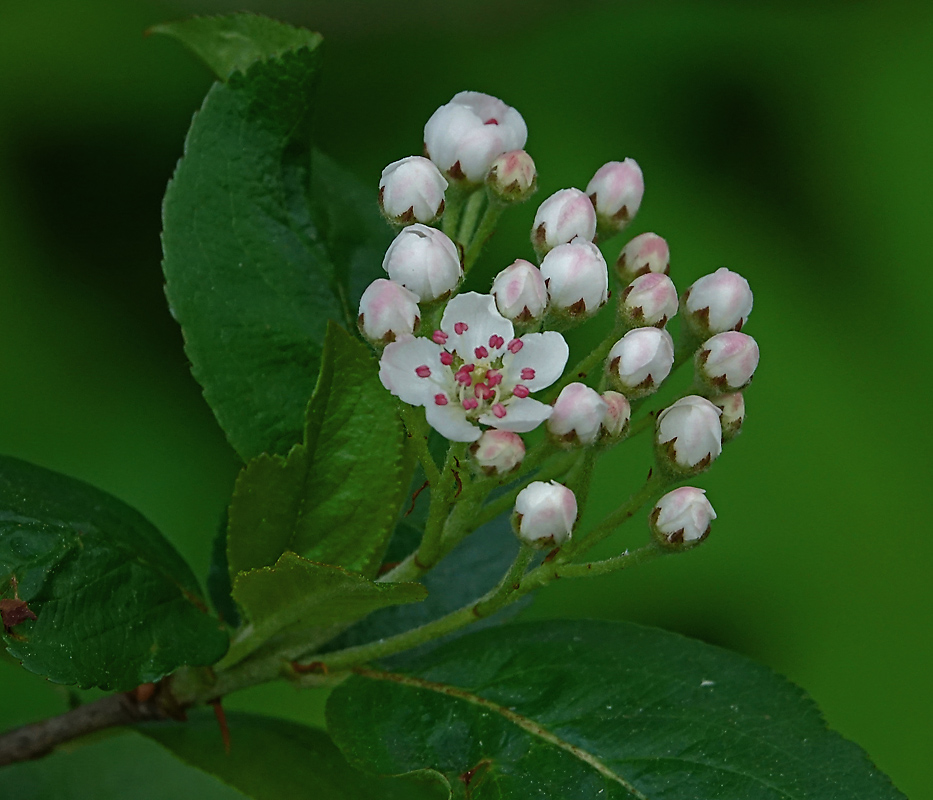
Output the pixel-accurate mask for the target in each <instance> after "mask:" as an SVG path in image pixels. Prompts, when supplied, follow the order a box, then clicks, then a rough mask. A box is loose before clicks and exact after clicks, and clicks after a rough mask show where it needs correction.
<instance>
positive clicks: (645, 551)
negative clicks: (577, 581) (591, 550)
mask: <svg viewBox="0 0 933 800" xmlns="http://www.w3.org/2000/svg"><path fill="white" fill-rule="evenodd" d="M669 552H672V551H670V550H664V549H663V548H662V547H661V546H660V545H658V543H657V542H655V541H654V540H652V541H651V542H649V543H648V544H646V545H645V546H644V547H640V548H638V550H633V551H631V552H629V551H628V550H626V551H625V552H624V553H622V555H620V556H615V557H613V558H607V559H605V560H604V561H591V562H588V563H586V564H559V565H557V566H556V567H555V572H556V573H557V575H558V577H561V578H591V577H593V576H595V575H608V574H609V573H611V572H618V571H619V570H621V569H628V568H629V567H636V566H638V565H639V564H646V563H648V562H649V561H654V560H655V559H657V558H660V557H661V556H663V555H667V553H669Z"/></svg>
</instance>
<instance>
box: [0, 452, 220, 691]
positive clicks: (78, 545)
mask: <svg viewBox="0 0 933 800" xmlns="http://www.w3.org/2000/svg"><path fill="white" fill-rule="evenodd" d="M11 577H15V579H16V583H17V592H18V596H19V598H20V599H22V600H25V601H26V602H27V603H28V605H29V608H30V609H31V610H32V611H33V612H34V613H35V614H36V616H37V619H36V621H34V622H28V621H27V622H23V623H21V624H19V625H17V626H16V627H15V628H13V629H12V633H10V634H4V637H3V639H4V643H5V645H6V647H7V649H8V650H9V652H10V654H11V655H13V656H14V657H15V658H17V659H19V660H20V661H22V663H23V666H24V667H26V669H28V670H30V671H32V672H36V673H39V674H40V675H44V676H45V677H47V678H49V679H50V680H52V681H54V682H56V683H67V684H78V685H79V686H81V687H84V688H87V687H91V686H99V687H101V688H102V689H116V690H127V689H131V688H133V687H134V686H137V685H139V684H140V683H146V682H148V681H156V680H159V679H160V678H162V677H163V676H164V675H167V674H169V673H170V672H173V671H174V670H175V669H176V668H178V667H179V666H181V665H182V664H191V665H194V666H200V665H207V664H213V663H214V662H216V661H217V660H218V659H219V658H220V657H221V656H222V655H223V654H224V651H225V650H226V648H227V635H226V633H224V631H223V629H222V627H221V625H220V623H219V622H218V620H216V619H214V618H213V617H211V616H210V615H209V614H208V613H207V608H206V607H205V605H204V602H203V600H202V599H201V596H200V590H199V588H198V585H197V581H196V580H195V577H194V575H192V573H191V570H190V569H189V568H188V565H187V564H186V563H185V562H184V560H183V559H182V558H181V556H179V555H178V553H177V552H176V551H175V550H174V549H173V548H172V546H171V545H170V544H169V543H168V541H166V540H165V539H164V538H163V537H162V535H161V534H160V533H159V532H158V531H157V530H156V529H155V527H153V525H152V524H151V523H150V522H148V521H147V520H146V519H145V518H144V517H143V516H142V515H141V514H139V512H137V511H135V510H134V509H132V508H130V507H129V506H128V505H126V504H125V503H122V502H121V501H119V500H117V499H116V498H115V497H112V496H110V495H108V494H106V493H105V492H102V491H100V490H99V489H95V488H94V487H92V486H88V485H87V484H86V483H82V482H81V481H78V480H75V479H73V478H68V477H66V476H64V475H59V474H58V473H55V472H51V471H49V470H46V469H43V468H41V467H37V466H34V465H32V464H27V463H26V462H24V461H19V460H18V459H14V458H9V457H6V456H0V587H3V589H4V596H5V597H12V596H13V594H14V592H13V589H12V583H11V582H10V578H11Z"/></svg>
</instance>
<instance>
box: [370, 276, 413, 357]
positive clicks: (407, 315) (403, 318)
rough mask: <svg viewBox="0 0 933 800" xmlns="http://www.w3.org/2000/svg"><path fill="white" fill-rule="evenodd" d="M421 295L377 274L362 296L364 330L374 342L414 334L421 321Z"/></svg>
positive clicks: (391, 340) (392, 340)
mask: <svg viewBox="0 0 933 800" xmlns="http://www.w3.org/2000/svg"><path fill="white" fill-rule="evenodd" d="M420 321H421V320H420V318H419V311H418V296H417V295H416V294H415V293H414V292H410V291H408V289H406V288H405V287H404V286H401V285H400V284H398V283H395V282H394V281H387V280H386V279H385V278H377V279H376V280H374V281H373V282H372V283H371V284H369V286H367V287H366V290H365V291H364V292H363V296H362V297H361V298H360V315H359V317H358V318H357V324H358V325H359V328H360V332H361V333H362V334H363V336H365V337H366V338H367V339H369V341H371V342H372V343H373V344H388V343H389V342H394V341H396V340H397V339H404V338H406V337H409V336H411V335H412V334H413V333H414V332H415V330H416V329H417V328H418V323H419V322H420Z"/></svg>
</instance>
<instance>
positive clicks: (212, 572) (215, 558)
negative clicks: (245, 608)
mask: <svg viewBox="0 0 933 800" xmlns="http://www.w3.org/2000/svg"><path fill="white" fill-rule="evenodd" d="M232 590H233V585H232V584H231V583H230V568H229V566H228V565H227V515H226V514H224V517H223V521H222V523H221V525H220V527H219V528H218V529H217V532H216V533H215V534H214V541H213V542H212V543H211V560H210V564H209V565H208V571H207V594H208V597H210V599H211V603H212V604H213V606H214V610H215V611H216V612H217V615H218V616H219V617H220V619H221V620H222V621H223V622H224V623H225V624H227V625H229V626H230V627H231V628H238V627H240V612H239V611H238V610H237V607H236V603H234V602H233V597H232V596H231V594H230V593H231V592H232Z"/></svg>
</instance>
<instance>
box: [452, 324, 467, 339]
mask: <svg viewBox="0 0 933 800" xmlns="http://www.w3.org/2000/svg"><path fill="white" fill-rule="evenodd" d="M468 330H470V326H469V325H467V324H466V323H465V322H456V323H454V333H456V334H457V336H462V335H463V334H464V333H466V332H467V331H468Z"/></svg>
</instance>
